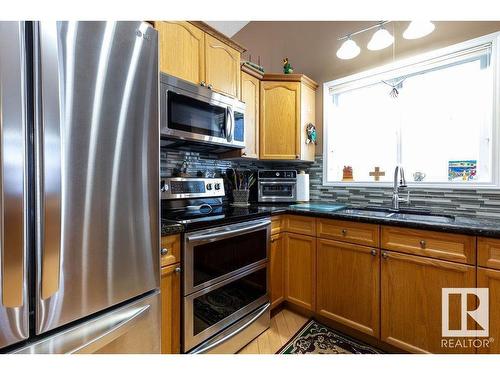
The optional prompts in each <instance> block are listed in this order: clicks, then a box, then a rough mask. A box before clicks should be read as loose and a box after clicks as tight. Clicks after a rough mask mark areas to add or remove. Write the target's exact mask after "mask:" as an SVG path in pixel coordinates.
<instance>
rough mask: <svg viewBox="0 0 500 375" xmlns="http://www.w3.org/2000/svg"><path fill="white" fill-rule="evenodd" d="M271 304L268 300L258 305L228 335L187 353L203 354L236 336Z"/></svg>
mask: <svg viewBox="0 0 500 375" xmlns="http://www.w3.org/2000/svg"><path fill="white" fill-rule="evenodd" d="M270 306H271V304H270V303H269V302H268V303H266V304H265V305H264V306H262V307H260V308H259V309H258V310H256V311H255V312H254V314H255V315H254V316H253V317H252V319H250V320H249V321H248V322H246V323H245V324H244V325H242V326H241V327H239V328H238V329H236V330H235V331H233V332H231V333H230V334H229V335H227V336H224V337H222V338H221V339H220V340H217V341H215V342H211V343H207V344H208V345H201V346H200V347H198V348H196V349H194V350H192V351H190V352H189V354H203V353H206V352H207V351H209V350H210V349H213V348H215V347H217V346H219V345H220V344H222V343H224V342H226V341H227V340H229V339H230V338H231V337H234V336H236V335H237V334H239V333H240V332H242V331H244V330H245V329H246V328H247V327H249V326H251V325H252V324H253V323H254V322H255V321H256V320H257V319H259V318H260V317H261V316H262V315H264V314H265V312H266V311H267V309H268V308H269V307H270Z"/></svg>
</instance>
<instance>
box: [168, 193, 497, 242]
mask: <svg viewBox="0 0 500 375" xmlns="http://www.w3.org/2000/svg"><path fill="white" fill-rule="evenodd" d="M344 208H348V209H347V210H344ZM349 208H352V209H354V211H350V210H349ZM225 213H226V218H225V219H221V220H220V221H217V224H218V225H220V224H225V223H227V222H230V221H241V220H246V219H251V218H256V217H263V216H267V215H279V214H286V213H288V214H295V215H305V216H314V217H323V218H330V219H338V220H349V221H357V222H364V223H373V224H381V225H393V226H401V227H407V228H415V229H428V230H436V231H443V232H451V233H462V234H469V235H475V236H485V237H496V238H500V218H499V220H493V219H482V218H481V219H480V218H469V217H463V216H455V217H454V218H450V219H446V218H445V219H443V220H442V221H439V219H438V218H436V217H431V218H429V219H426V217H425V216H419V217H418V218H416V217H415V215H411V214H397V215H394V216H392V217H384V216H382V215H379V216H377V215H376V214H373V213H370V212H361V213H360V212H356V207H346V206H343V205H338V204H335V203H324V202H311V203H310V204H301V205H295V204H292V205H289V204H273V205H270V204H254V205H252V206H250V207H248V208H239V209H234V208H227V211H226V212H225ZM192 229H196V227H195V226H192V225H186V226H184V225H181V224H176V223H167V222H165V221H162V236H165V235H170V234H175V233H181V232H183V231H185V230H192Z"/></svg>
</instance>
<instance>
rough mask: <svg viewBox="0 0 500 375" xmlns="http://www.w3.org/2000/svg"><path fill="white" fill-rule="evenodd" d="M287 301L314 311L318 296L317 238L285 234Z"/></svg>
mask: <svg viewBox="0 0 500 375" xmlns="http://www.w3.org/2000/svg"><path fill="white" fill-rule="evenodd" d="M284 262H285V263H284V264H285V299H286V300H287V301H290V302H291V303H293V304H295V305H297V306H300V307H303V308H305V309H308V310H311V311H314V308H315V298H316V297H315V295H316V238H315V237H311V236H304V235H302V234H295V233H286V234H285V261H284Z"/></svg>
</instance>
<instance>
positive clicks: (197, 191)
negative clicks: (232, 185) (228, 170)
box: [160, 177, 225, 199]
mask: <svg viewBox="0 0 500 375" xmlns="http://www.w3.org/2000/svg"><path fill="white" fill-rule="evenodd" d="M160 190H161V199H183V198H205V197H223V196H224V195H225V192H224V181H223V180H222V178H194V177H193V178H191V177H167V178H162V179H161V181H160Z"/></svg>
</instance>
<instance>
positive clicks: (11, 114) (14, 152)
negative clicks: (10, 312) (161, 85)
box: [0, 22, 27, 308]
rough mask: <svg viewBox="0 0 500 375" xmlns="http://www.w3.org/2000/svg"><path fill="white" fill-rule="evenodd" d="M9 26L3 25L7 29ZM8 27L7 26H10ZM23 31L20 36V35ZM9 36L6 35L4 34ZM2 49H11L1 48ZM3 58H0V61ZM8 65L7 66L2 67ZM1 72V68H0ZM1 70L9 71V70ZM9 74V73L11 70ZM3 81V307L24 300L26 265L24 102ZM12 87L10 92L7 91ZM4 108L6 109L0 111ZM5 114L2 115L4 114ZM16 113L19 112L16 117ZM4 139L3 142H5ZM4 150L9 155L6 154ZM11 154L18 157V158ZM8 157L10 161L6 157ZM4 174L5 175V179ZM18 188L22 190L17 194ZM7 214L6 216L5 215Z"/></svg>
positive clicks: (0, 246)
mask: <svg viewBox="0 0 500 375" xmlns="http://www.w3.org/2000/svg"><path fill="white" fill-rule="evenodd" d="M16 25H17V28H18V33H19V35H20V36H19V43H20V45H21V48H19V54H20V56H19V57H18V58H19V61H16V62H17V63H19V64H20V67H21V68H20V71H25V69H26V68H25V60H26V52H25V49H24V33H23V28H24V23H23V22H19V23H16ZM9 28H10V26H6V30H7V29H9ZM9 31H10V30H9ZM21 35H22V36H21ZM4 37H5V38H8V36H4ZM4 53H6V54H9V53H12V52H10V51H4ZM2 63H3V61H0V64H2ZM4 68H6V69H8V68H7V67H4ZM0 74H2V72H0ZM4 74H9V72H8V70H6V71H5V72H4ZM11 74H12V73H11ZM25 77H26V74H25V72H23V73H19V79H20V81H15V85H19V88H20V89H19V90H20V92H19V94H20V95H21V96H23V97H24V98H25V97H26V91H25V90H26V86H25V85H26V82H25ZM4 78H5V82H0V85H2V86H3V85H4V84H5V85H6V87H2V88H3V90H5V93H4V95H6V96H5V100H6V101H5V102H4V99H2V98H1V95H2V92H1V91H2V90H0V99H1V102H0V110H1V111H2V112H1V113H0V141H1V143H0V210H1V211H0V267H1V270H0V280H1V283H0V295H1V297H2V300H1V303H0V305H3V306H4V307H6V308H17V307H21V306H23V304H24V298H23V297H24V288H25V272H26V271H25V268H26V258H25V256H26V254H25V252H26V230H27V229H26V217H25V216H24V215H25V210H26V201H27V196H26V192H27V176H26V172H27V171H26V150H25V147H26V146H25V139H24V138H25V129H26V103H25V102H24V101H20V102H17V103H16V104H18V107H15V108H13V107H14V105H13V103H14V101H11V102H9V95H11V96H12V97H14V94H13V93H12V92H15V91H16V90H15V89H14V87H10V86H9V83H11V82H8V81H9V80H10V78H8V77H4ZM10 90H12V92H9V91H10ZM2 104H4V105H5V104H7V105H8V104H10V105H11V106H12V107H10V108H4V109H2ZM4 111H5V113H3V112H4ZM4 116H5V118H4ZM15 116H20V117H21V118H19V117H15ZM4 142H5V144H4ZM5 151H7V152H8V153H9V154H10V155H9V156H10V157H7V158H5V154H4V153H5ZM12 156H14V158H16V157H21V160H20V161H18V160H15V162H12ZM9 159H10V161H9ZM4 175H6V176H7V178H6V179H4ZM19 192H22V193H21V194H19ZM6 216H7V220H5V217H6Z"/></svg>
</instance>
